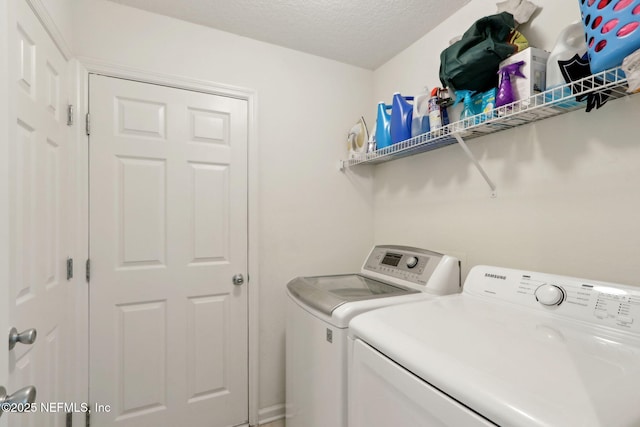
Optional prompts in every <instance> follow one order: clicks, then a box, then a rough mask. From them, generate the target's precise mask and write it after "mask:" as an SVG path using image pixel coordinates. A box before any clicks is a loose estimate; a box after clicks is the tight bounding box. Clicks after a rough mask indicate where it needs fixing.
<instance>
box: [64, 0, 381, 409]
mask: <svg viewBox="0 0 640 427" xmlns="http://www.w3.org/2000/svg"><path fill="white" fill-rule="evenodd" d="M73 31H74V41H75V42H74V53H75V54H77V55H79V56H86V57H93V58H97V59H101V60H106V61H111V62H115V63H119V64H123V65H126V66H129V67H134V68H138V69H143V70H149V71H155V72H159V73H164V74H173V75H180V76H184V77H191V78H197V79H203V80H209V81H214V82H219V83H224V84H227V85H234V86H240V87H245V88H250V89H254V90H256V91H257V93H258V140H259V145H260V152H259V153H258V155H259V156H260V157H259V159H260V160H259V163H260V170H259V185H260V188H259V194H260V196H259V198H260V201H259V203H260V220H259V221H260V258H261V259H260V320H261V321H260V324H261V330H260V407H261V408H266V409H267V411H269V410H270V409H273V407H274V405H275V412H277V411H278V408H281V407H280V406H279V405H282V404H283V403H284V401H285V391H284V363H285V359H284V329H285V327H284V325H285V322H284V320H285V319H284V305H285V301H286V300H285V298H286V297H285V284H286V283H287V281H288V280H290V279H291V278H293V277H294V276H297V275H312V274H328V273H338V272H349V271H354V270H357V269H358V268H359V266H360V263H361V262H362V258H363V257H364V256H365V254H366V253H367V251H368V250H369V249H370V246H371V244H372V232H371V229H372V225H373V214H372V211H373V206H372V199H373V196H372V180H371V175H370V174H367V173H366V172H364V171H361V172H359V174H360V175H361V176H358V174H343V173H341V172H339V171H338V169H337V165H338V159H341V158H344V157H345V155H346V143H345V140H346V134H347V131H348V130H349V129H350V128H351V126H352V125H353V124H354V123H355V122H356V120H357V119H358V118H359V116H360V115H361V114H363V113H366V112H367V111H368V109H369V107H370V106H371V105H372V104H373V99H372V97H371V87H372V86H373V80H372V78H373V73H372V72H371V71H368V70H364V69H360V68H356V67H352V66H348V65H344V64H340V63H338V62H334V61H330V60H326V59H322V58H318V57H314V56H311V55H307V54H303V53H300V52H296V51H293V50H289V49H284V48H280V47H276V46H273V45H269V44H266V43H261V42H257V41H254V40H250V39H246V38H242V37H238V36H235V35H232V34H228V33H224V32H220V31H216V30H212V29H209V28H205V27H201V26H197V25H193V24H189V23H186V22H182V21H179V20H175V19H171V18H167V17H162V16H159V15H154V14H151V13H148V12H144V11H140V10H136V9H132V8H128V7H124V6H121V5H118V4H115V3H112V2H105V1H93V0H78V1H76V2H75V5H74V28H73ZM252 279H253V278H252ZM249 286H251V285H249ZM267 415H272V413H269V414H267Z"/></svg>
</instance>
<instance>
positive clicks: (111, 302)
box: [89, 75, 248, 427]
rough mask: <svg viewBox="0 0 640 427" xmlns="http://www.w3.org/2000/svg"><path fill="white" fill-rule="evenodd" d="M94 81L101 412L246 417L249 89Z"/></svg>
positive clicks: (205, 419) (94, 301)
mask: <svg viewBox="0 0 640 427" xmlns="http://www.w3.org/2000/svg"><path fill="white" fill-rule="evenodd" d="M89 87H90V92H89V94H90V95H89V96H90V113H91V122H92V123H91V127H92V129H91V135H90V137H89V140H90V224H91V225H90V254H91V255H90V256H91V262H92V277H91V284H90V325H91V326H90V329H91V334H90V366H91V373H90V377H91V378H90V383H91V384H90V399H91V401H92V402H93V403H98V404H108V405H112V407H113V410H112V411H111V412H109V413H95V414H94V415H93V416H92V419H93V420H95V422H96V425H98V426H106V425H118V426H119V425H122V426H136V427H144V426H154V427H156V426H174V425H189V426H227V425H235V424H241V423H244V422H247V420H248V404H247V399H248V375H247V363H248V348H247V337H248V334H247V333H248V330H247V328H248V323H247V289H246V286H234V285H233V284H232V280H231V279H232V277H233V275H234V274H236V273H243V274H246V271H247V180H246V177H247V105H246V101H242V100H237V99H232V98H225V97H220V96H214V95H210V94H204V93H198V92H191V91H186V90H181V89H175V88H169V87H164V86H157V85H152V84H147V83H140V82H133V81H128V80H122V79H116V78H112V77H105V76H98V75H91V76H90V80H89Z"/></svg>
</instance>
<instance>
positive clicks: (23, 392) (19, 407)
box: [0, 385, 36, 415]
mask: <svg viewBox="0 0 640 427" xmlns="http://www.w3.org/2000/svg"><path fill="white" fill-rule="evenodd" d="M35 401H36V388H35V387H34V386H32V385H30V386H28V387H24V388H21V389H20V390H18V391H16V392H15V393H13V394H10V395H8V396H7V389H6V388H4V387H2V386H0V415H2V413H3V412H5V411H6V410H9V409H10V410H11V412H25V411H28V410H30V409H31V404H32V403H33V402H35Z"/></svg>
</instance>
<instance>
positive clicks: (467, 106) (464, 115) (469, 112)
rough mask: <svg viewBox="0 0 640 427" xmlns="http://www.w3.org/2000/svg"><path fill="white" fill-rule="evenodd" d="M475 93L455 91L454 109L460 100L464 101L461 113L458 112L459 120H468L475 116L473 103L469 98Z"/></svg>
mask: <svg viewBox="0 0 640 427" xmlns="http://www.w3.org/2000/svg"><path fill="white" fill-rule="evenodd" d="M474 93H475V92H473V91H470V90H457V91H456V102H454V103H453V106H454V107H455V106H456V105H458V103H459V102H460V100H461V99H463V100H464V106H463V107H462V111H461V112H460V120H464V119H468V118H470V117H473V116H475V115H476V112H475V111H474V108H473V101H472V99H471V97H472V96H473V94H474Z"/></svg>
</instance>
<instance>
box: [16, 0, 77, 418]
mask: <svg viewBox="0 0 640 427" xmlns="http://www.w3.org/2000/svg"><path fill="white" fill-rule="evenodd" d="M12 6H13V10H14V12H15V15H14V16H13V20H12V22H11V25H10V29H9V36H10V37H9V46H10V52H9V54H10V58H11V60H10V67H11V82H12V86H11V88H10V90H11V95H12V101H14V102H15V104H13V105H14V107H15V117H13V118H12V120H13V121H14V123H13V126H15V128H14V131H13V132H12V133H11V134H12V136H13V138H11V141H9V150H10V159H11V160H10V171H9V172H10V177H11V183H10V222H11V235H10V244H11V259H10V270H11V271H10V294H9V307H10V319H11V323H12V324H13V326H15V327H16V328H17V329H18V331H23V330H25V329H29V328H35V329H36V330H37V333H38V337H37V339H36V341H35V343H34V344H32V345H24V344H20V343H18V344H17V345H16V347H15V348H14V349H13V350H11V351H10V356H9V362H10V363H9V373H10V379H9V387H8V389H9V392H13V391H15V390H17V389H19V388H22V387H25V386H27V385H31V384H33V385H35V386H36V388H37V401H38V402H44V403H48V402H68V401H69V396H70V385H71V384H73V378H72V376H71V375H72V373H71V371H70V370H69V369H68V366H67V364H68V363H69V361H70V360H72V356H73V354H72V353H71V351H70V350H71V349H72V348H73V336H72V335H73V330H72V328H71V323H70V318H69V315H68V313H69V312H70V310H71V309H72V307H73V304H72V294H71V293H70V290H71V289H70V283H69V282H67V280H66V276H65V273H66V270H65V264H66V257H67V255H68V254H70V253H71V252H72V251H71V247H70V239H69V232H68V228H67V227H66V225H65V220H66V218H67V217H68V216H69V212H70V211H69V205H70V203H69V199H68V197H67V193H66V191H65V189H66V187H67V185H68V179H69V177H68V175H67V170H68V167H67V159H68V158H69V157H70V153H69V150H70V144H69V140H68V134H67V132H68V130H67V126H66V114H65V112H66V97H65V96H64V94H65V90H66V88H67V63H66V61H65V60H64V58H63V56H62V54H61V53H60V52H59V51H58V49H57V48H56V47H55V45H54V43H53V41H52V40H51V39H50V37H49V35H48V34H47V32H46V31H45V29H44V28H43V27H42V25H41V23H40V22H39V20H38V18H36V16H35V15H34V13H33V11H32V10H31V8H30V7H29V5H28V4H27V3H26V2H25V1H24V0H16V1H14V2H12ZM4 337H5V338H4V339H6V335H4ZM5 342H6V341H5ZM62 412H63V411H61V412H58V413H45V412H40V411H38V412H36V413H30V414H24V415H16V414H7V415H5V416H7V417H10V418H11V420H10V421H9V424H10V425H18V424H19V425H25V426H38V427H39V426H62V425H64V419H65V416H64V413H62Z"/></svg>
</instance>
